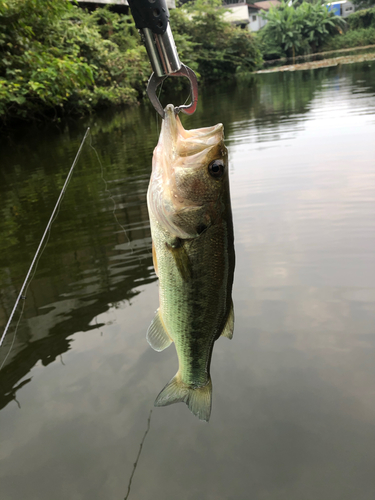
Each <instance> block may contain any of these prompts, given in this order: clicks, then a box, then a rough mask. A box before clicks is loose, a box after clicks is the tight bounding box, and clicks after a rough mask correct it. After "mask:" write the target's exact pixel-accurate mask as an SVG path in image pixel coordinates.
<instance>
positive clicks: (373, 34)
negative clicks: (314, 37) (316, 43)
mask: <svg viewBox="0 0 375 500" xmlns="http://www.w3.org/2000/svg"><path fill="white" fill-rule="evenodd" d="M374 44H375V28H363V29H358V30H349V31H347V32H346V33H344V34H342V35H336V36H333V37H332V38H330V39H329V40H328V41H327V43H326V44H324V45H323V46H322V47H321V50H322V51H326V50H340V49H347V48H351V47H364V46H365V45H374Z"/></svg>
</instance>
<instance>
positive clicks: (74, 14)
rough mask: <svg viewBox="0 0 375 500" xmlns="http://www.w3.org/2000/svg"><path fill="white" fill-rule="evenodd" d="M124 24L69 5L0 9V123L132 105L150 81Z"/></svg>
mask: <svg viewBox="0 0 375 500" xmlns="http://www.w3.org/2000/svg"><path fill="white" fill-rule="evenodd" d="M134 33H135V27H134V25H133V23H132V21H131V19H130V18H127V17H126V16H125V17H124V16H123V17H121V16H119V15H117V14H114V13H111V12H109V11H108V10H105V9H98V10H97V11H95V13H94V14H92V15H90V14H89V13H87V12H85V11H83V10H81V9H79V8H78V7H76V6H73V5H71V3H70V2H68V1H67V0H23V1H22V2H20V1H18V0H3V2H2V3H1V4H0V119H1V120H3V121H5V120H7V119H11V118H14V117H18V118H30V117H36V116H41V115H42V114H43V113H48V112H54V113H56V110H59V113H58V114H61V113H63V112H65V113H66V112H72V111H74V112H76V111H77V110H78V109H79V110H86V111H87V110H90V109H92V108H93V107H98V106H108V105H112V104H130V103H134V102H136V101H137V97H138V93H140V92H143V89H144V84H145V82H146V81H147V78H148V76H149V62H148V59H147V55H146V52H145V49H144V48H143V47H141V46H140V44H139V43H138V36H137V37H135V36H134Z"/></svg>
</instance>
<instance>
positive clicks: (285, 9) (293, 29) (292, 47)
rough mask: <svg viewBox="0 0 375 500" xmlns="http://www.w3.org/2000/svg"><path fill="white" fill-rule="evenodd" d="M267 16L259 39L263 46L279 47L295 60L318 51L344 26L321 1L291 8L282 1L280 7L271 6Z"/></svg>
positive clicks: (343, 22)
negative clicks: (299, 55) (298, 56)
mask: <svg viewBox="0 0 375 500" xmlns="http://www.w3.org/2000/svg"><path fill="white" fill-rule="evenodd" d="M264 17H265V19H267V24H266V26H265V27H264V28H263V30H262V33H261V36H260V39H261V41H262V42H263V46H264V45H266V44H268V45H270V44H276V45H277V46H280V47H281V49H282V51H283V52H284V53H285V54H286V55H287V56H292V57H293V58H294V57H295V56H296V55H298V54H306V53H310V52H315V51H316V50H317V49H318V48H319V47H320V46H321V45H322V44H324V42H325V41H326V40H327V39H328V38H329V37H330V36H332V35H333V34H334V33H338V32H339V31H340V30H342V29H343V27H344V26H345V21H344V20H343V19H341V18H340V17H338V16H335V15H334V14H333V13H332V12H328V9H327V7H326V6H325V5H324V4H322V3H320V2H316V3H309V2H302V3H300V4H293V5H289V4H287V3H286V2H285V1H283V2H282V3H281V5H280V6H278V7H271V9H270V10H269V11H268V13H266V14H264ZM266 46H267V45H266ZM271 46H272V45H271Z"/></svg>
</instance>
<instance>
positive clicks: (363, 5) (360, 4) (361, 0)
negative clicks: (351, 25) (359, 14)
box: [351, 0, 375, 9]
mask: <svg viewBox="0 0 375 500" xmlns="http://www.w3.org/2000/svg"><path fill="white" fill-rule="evenodd" d="M351 1H352V2H353V3H354V5H355V6H356V8H357V9H369V8H371V7H374V6H375V0H351Z"/></svg>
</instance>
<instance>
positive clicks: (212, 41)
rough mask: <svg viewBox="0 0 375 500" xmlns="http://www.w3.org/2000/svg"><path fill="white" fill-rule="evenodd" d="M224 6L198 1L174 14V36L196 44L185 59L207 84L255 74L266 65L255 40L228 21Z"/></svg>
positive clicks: (215, 1)
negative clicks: (242, 73) (251, 73)
mask: <svg viewBox="0 0 375 500" xmlns="http://www.w3.org/2000/svg"><path fill="white" fill-rule="evenodd" d="M221 6H222V2H221V0H197V1H196V2H194V4H190V5H188V6H184V7H183V8H181V9H176V10H173V11H171V25H172V27H173V33H177V34H179V35H180V37H181V38H185V40H188V41H190V42H192V43H193V44H194V51H193V52H191V53H190V54H189V56H188V57H186V58H185V57H184V58H182V57H181V59H182V60H183V61H184V62H185V63H186V64H192V65H193V66H194V69H196V70H197V71H198V73H199V74H200V75H201V77H202V78H203V80H206V81H210V80H217V79H221V78H223V76H224V75H230V74H234V73H238V72H243V71H252V70H253V69H254V68H256V67H257V66H259V65H260V64H261V62H262V57H261V53H260V50H259V47H258V44H257V42H256V39H255V37H254V36H253V35H252V34H251V33H250V32H249V31H248V30H241V29H240V28H239V27H236V26H234V25H232V24H230V23H229V22H227V21H225V20H224V13H225V9H223V8H221ZM177 45H178V47H179V51H180V46H179V44H177ZM189 58H190V61H189Z"/></svg>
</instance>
